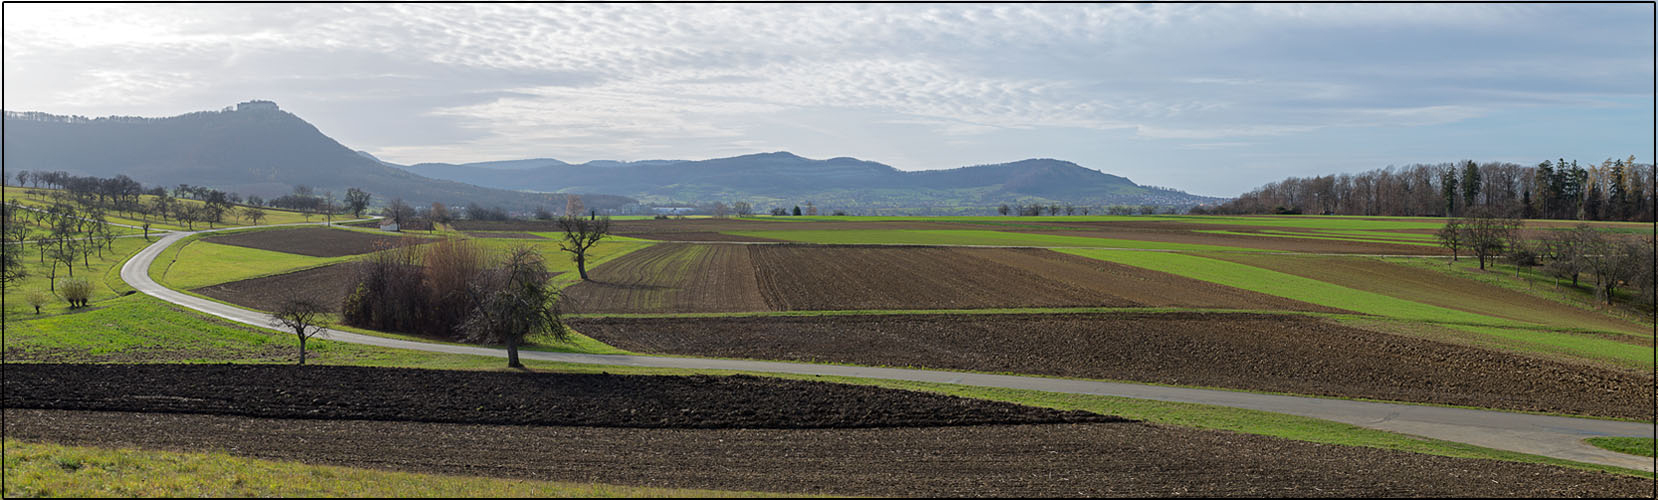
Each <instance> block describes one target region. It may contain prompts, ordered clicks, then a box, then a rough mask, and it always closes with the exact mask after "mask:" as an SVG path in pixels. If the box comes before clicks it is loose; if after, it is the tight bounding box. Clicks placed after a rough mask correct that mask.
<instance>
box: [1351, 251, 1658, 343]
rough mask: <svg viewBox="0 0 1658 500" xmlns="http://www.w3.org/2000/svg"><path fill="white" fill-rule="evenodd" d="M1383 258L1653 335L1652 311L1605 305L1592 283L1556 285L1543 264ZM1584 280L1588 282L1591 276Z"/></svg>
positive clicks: (1568, 282) (1622, 292) (1621, 293)
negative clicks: (1589, 313) (1602, 317)
mask: <svg viewBox="0 0 1658 500" xmlns="http://www.w3.org/2000/svg"><path fill="white" fill-rule="evenodd" d="M1382 260H1383V261H1385V262H1390V263H1394V264H1400V265H1407V266H1411V267H1415V268H1419V269H1425V270H1431V271H1434V272H1437V273H1444V274H1446V275H1448V276H1454V277H1457V278H1464V279H1470V280H1474V281H1478V282H1480V283H1484V284H1487V285H1491V286H1497V287H1501V288H1503V289H1506V290H1511V291H1515V292H1520V293H1524V294H1527V295H1531V296H1533V297H1538V298H1543V299H1548V300H1552V301H1555V302H1558V303H1560V304H1564V305H1567V306H1570V307H1575V308H1578V309H1582V310H1586V311H1595V312H1598V313H1601V314H1606V315H1608V316H1609V317H1611V318H1616V319H1619V320H1623V321H1627V322H1630V323H1632V324H1635V325H1638V326H1639V327H1640V333H1639V335H1640V336H1641V337H1642V338H1650V337H1651V336H1652V335H1651V333H1652V327H1653V323H1652V319H1653V316H1652V313H1650V312H1643V311H1638V310H1635V309H1630V308H1628V307H1627V306H1620V307H1616V308H1605V307H1604V306H1603V305H1601V304H1600V303H1599V302H1598V301H1597V300H1596V299H1595V295H1594V291H1593V290H1592V289H1590V287H1588V286H1583V287H1578V288H1573V287H1572V286H1571V285H1570V281H1569V280H1565V281H1564V282H1563V283H1561V284H1560V285H1559V286H1555V285H1554V283H1555V281H1556V278H1554V277H1553V276H1549V275H1547V274H1545V273H1544V272H1543V271H1542V268H1541V267H1530V268H1525V269H1518V270H1517V269H1516V268H1515V266H1514V265H1511V264H1503V263H1500V262H1499V263H1492V262H1487V263H1486V267H1487V268H1489V270H1488V271H1479V270H1478V267H1477V266H1478V264H1477V262H1478V261H1477V260H1476V259H1471V258H1463V259H1462V260H1460V261H1456V262H1449V263H1448V262H1445V261H1443V260H1440V259H1390V258H1383V259H1382ZM1446 264H1450V265H1446ZM1516 271H1519V275H1518V276H1516ZM1585 281H1586V282H1587V281H1588V280H1585ZM1624 293H1627V290H1620V291H1619V295H1620V296H1623V294H1624Z"/></svg>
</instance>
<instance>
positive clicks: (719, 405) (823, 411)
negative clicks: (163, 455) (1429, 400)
mask: <svg viewBox="0 0 1658 500" xmlns="http://www.w3.org/2000/svg"><path fill="white" fill-rule="evenodd" d="M4 389H5V398H6V399H5V407H6V408H36V409H53V410H97V411H135V412H148V413H199V414H213V415H236V416H245V417H262V418H306V419H350V420H390V421H402V422H450V423H477V424H500V425H571V426H587V427H641V428H686V429H727V428H747V429H821V428H862V427H916V426H923V427H925V426H940V425H946V426H947V425H989V424H1046V423H1069V422H1117V421H1122V419H1120V418H1116V417H1109V416H1105V415H1098V414H1094V413H1086V412H1077V411H1059V410H1050V409H1046V408H1036V407H1030V406H1021V405H1015V404H1010V403H1001V402H995V401H986V400H979V399H967V398H959V397H954V396H945V395H941V394H932V393H924V392H913V391H900V390H893V389H882V388H878V387H870V386H861V385H846V384H830V383H823V382H808V381H799V380H784V379H774V378H760V377H750V376H731V377H714V376H685V377H680V376H641V375H580V374H559V373H512V372H483V371H451V370H418V369H406V368H369V367H353V366H294V365H161V364H152V365H48V364H14V365H7V367H6V378H5V385H4Z"/></svg>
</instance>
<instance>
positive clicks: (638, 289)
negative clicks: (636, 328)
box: [564, 244, 766, 313]
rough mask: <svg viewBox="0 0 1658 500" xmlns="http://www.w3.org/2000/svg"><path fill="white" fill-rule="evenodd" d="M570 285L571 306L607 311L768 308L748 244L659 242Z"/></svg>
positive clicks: (572, 308)
mask: <svg viewBox="0 0 1658 500" xmlns="http://www.w3.org/2000/svg"><path fill="white" fill-rule="evenodd" d="M588 276H589V277H590V278H592V281H584V282H581V283H578V284H576V285H574V286H571V287H570V288H567V289H565V291H564V297H565V305H566V307H567V310H569V311H570V312H575V313H607V312H666V311H672V312H735V311H763V310H766V302H765V300H764V299H763V298H761V296H760V289H759V287H758V286H757V285H756V284H755V281H754V265H753V264H751V263H750V262H749V253H748V248H747V247H745V246H741V245H680V244H660V245H652V246H650V247H647V248H644V249H641V250H636V251H634V252H632V253H629V254H627V255H624V256H622V257H619V258H617V259H616V260H613V261H610V262H607V263H605V264H604V265H602V266H599V267H597V268H594V269H589V270H588Z"/></svg>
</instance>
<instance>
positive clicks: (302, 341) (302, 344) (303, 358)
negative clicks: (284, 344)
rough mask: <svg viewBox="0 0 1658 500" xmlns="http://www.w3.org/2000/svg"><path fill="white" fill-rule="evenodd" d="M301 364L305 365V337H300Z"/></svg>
mask: <svg viewBox="0 0 1658 500" xmlns="http://www.w3.org/2000/svg"><path fill="white" fill-rule="evenodd" d="M299 365H300V366H305V337H303V336H301V337H300V338H299Z"/></svg>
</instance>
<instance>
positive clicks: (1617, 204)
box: [1605, 160, 1629, 220]
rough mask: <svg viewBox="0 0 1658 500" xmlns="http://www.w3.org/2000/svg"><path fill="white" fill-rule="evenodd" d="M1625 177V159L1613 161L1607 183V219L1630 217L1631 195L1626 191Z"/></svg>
mask: <svg viewBox="0 0 1658 500" xmlns="http://www.w3.org/2000/svg"><path fill="white" fill-rule="evenodd" d="M1625 184H1628V180H1627V179H1625V174H1624V168H1623V160H1618V161H1615V162H1612V175H1611V179H1610V182H1609V183H1608V184H1607V186H1606V188H1607V194H1606V209H1605V216H1606V218H1607V219H1615V220H1624V219H1627V218H1629V195H1628V193H1627V192H1626V191H1624V185H1625Z"/></svg>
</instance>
